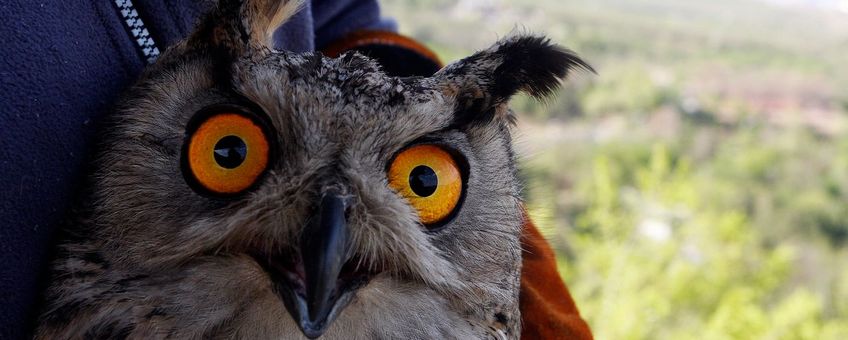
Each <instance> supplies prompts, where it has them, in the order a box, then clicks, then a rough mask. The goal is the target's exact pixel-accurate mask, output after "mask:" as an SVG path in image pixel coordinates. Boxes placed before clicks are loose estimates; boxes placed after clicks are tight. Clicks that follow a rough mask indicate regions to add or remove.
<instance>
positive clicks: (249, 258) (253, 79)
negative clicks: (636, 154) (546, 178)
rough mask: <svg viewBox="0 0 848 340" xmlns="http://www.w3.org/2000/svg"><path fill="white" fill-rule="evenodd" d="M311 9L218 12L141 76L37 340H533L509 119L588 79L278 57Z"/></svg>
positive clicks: (499, 50) (555, 54)
mask: <svg viewBox="0 0 848 340" xmlns="http://www.w3.org/2000/svg"><path fill="white" fill-rule="evenodd" d="M297 8H298V3H297V2H284V1H273V0H244V1H226V0H222V1H221V2H220V3H219V4H218V5H217V7H216V8H214V9H213V10H212V11H211V13H209V14H208V15H207V16H206V17H205V19H204V20H203V21H202V22H201V23H200V24H199V26H198V27H197V29H196V31H195V32H194V33H193V34H192V35H191V36H190V37H189V38H187V39H186V40H185V41H183V42H181V43H179V44H177V45H176V46H173V47H172V48H170V49H169V50H168V51H166V52H165V53H164V54H163V55H162V56H161V58H160V60H159V61H158V62H157V63H156V64H155V65H152V66H151V67H149V68H148V69H147V70H146V71H145V73H144V75H143V77H142V78H141V79H140V81H139V82H138V83H137V85H136V86H134V87H133V89H132V90H131V91H130V92H129V93H128V94H127V96H126V99H125V100H123V101H122V104H121V105H120V109H119V110H118V111H117V112H115V113H114V114H113V115H111V116H110V118H109V122H108V123H107V128H106V129H104V130H103V134H102V136H101V138H102V142H101V147H100V151H99V153H98V156H97V158H96V161H95V162H94V163H93V172H92V174H91V177H90V183H91V184H90V186H89V188H88V190H87V194H86V197H85V199H84V204H82V207H81V208H80V209H79V210H78V213H77V214H78V216H77V218H75V219H74V220H73V221H74V222H73V223H71V224H70V225H69V226H68V229H69V230H70V231H71V233H70V234H72V235H74V237H70V238H68V239H67V240H66V241H65V242H64V244H63V246H62V250H61V252H60V257H61V258H60V259H59V261H58V262H57V264H56V266H55V269H54V274H55V275H54V277H55V278H56V279H55V281H54V283H53V286H52V287H51V289H50V291H49V293H48V300H49V303H48V307H47V309H46V312H45V313H44V314H43V316H42V327H41V329H42V330H41V331H40V334H41V335H43V336H46V337H50V335H54V334H100V333H98V330H99V331H102V332H106V331H109V332H115V330H116V329H118V330H122V331H123V332H125V333H126V334H138V335H142V336H146V335H157V334H166V335H171V336H175V337H177V338H183V337H208V336H226V337H248V338H270V337H299V336H301V335H305V336H306V337H310V338H314V337H318V336H322V335H324V336H326V337H328V338H333V337H338V338H445V337H457V338H482V337H490V336H496V337H504V336H506V337H515V336H517V335H518V334H519V333H520V315H519V311H518V292H519V275H520V266H521V246H520V241H519V237H520V234H521V228H522V225H523V223H524V220H525V214H524V211H523V208H522V201H521V197H520V185H519V184H518V181H517V179H516V175H515V171H516V169H515V161H514V156H513V151H512V147H511V137H510V128H511V126H512V124H513V116H512V112H511V111H510V109H509V108H508V106H507V104H508V101H509V99H510V97H511V96H513V95H514V94H516V93H517V92H519V91H523V92H526V93H528V94H530V95H532V96H534V97H542V96H545V95H547V94H549V93H551V92H552V91H553V90H554V89H555V88H556V87H557V86H558V85H559V81H560V79H561V78H563V77H565V76H566V75H567V74H568V72H569V71H570V70H572V69H575V68H585V69H588V68H589V66H588V65H587V64H586V63H584V62H583V61H581V60H580V59H579V58H578V57H576V56H575V55H574V54H573V53H572V52H570V51H568V50H565V49H563V48H560V47H557V46H555V45H552V44H551V43H550V42H549V41H548V40H547V39H545V38H542V37H536V36H513V37H509V38H506V39H503V40H501V41H499V42H497V43H496V44H494V45H493V46H491V47H490V48H488V49H486V50H483V51H481V52H478V53H476V54H474V55H472V56H470V57H467V58H465V59H462V60H460V61H458V62H455V63H453V64H450V65H448V66H447V67H445V68H443V69H442V70H440V71H438V72H437V73H436V74H434V75H433V76H431V77H426V78H422V77H414V78H397V77H390V76H387V75H386V74H385V73H383V72H382V71H381V68H380V66H379V65H378V64H377V63H376V62H375V61H373V60H371V59H369V58H367V57H365V56H362V55H359V54H356V53H350V54H345V55H342V56H340V57H338V58H327V57H324V56H322V55H321V54H320V53H317V52H309V53H291V52H286V51H277V50H273V49H272V48H270V42H271V35H272V33H273V31H274V30H275V29H276V28H277V27H278V26H279V25H280V24H281V23H282V22H283V21H285V19H286V18H287V17H289V16H290V15H292V14H293V13H295V12H296V10H297ZM80 272H86V273H91V275H92V278H91V279H85V278H80V276H79V275H77V274H79V273H80ZM74 273H76V274H74ZM74 275H76V276H75V278H74V279H72V280H71V279H67V277H69V276H74ZM69 306H73V307H72V308H71V307H69ZM63 308H65V309H63ZM69 308H70V309H69ZM68 310H73V313H69V312H68ZM60 313H63V314H62V315H61V316H60V315H59V314H60ZM68 315H70V316H68ZM104 325H111V326H110V328H108V329H107V328H106V326H104ZM61 332H65V333H61ZM74 332H76V333H74Z"/></svg>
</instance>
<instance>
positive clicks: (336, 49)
mask: <svg viewBox="0 0 848 340" xmlns="http://www.w3.org/2000/svg"><path fill="white" fill-rule="evenodd" d="M365 45H387V46H399V47H403V48H405V49H408V50H412V51H415V52H416V53H418V54H420V55H421V56H424V57H425V58H427V59H430V60H432V61H433V62H435V63H436V64H437V65H439V67H441V66H443V64H442V62H441V61H440V60H439V57H438V56H436V54H435V53H433V51H431V50H430V49H429V48H427V47H426V46H424V45H422V44H421V43H419V42H417V41H415V40H412V39H410V38H407V37H405V36H402V35H400V34H397V33H395V32H389V31H369V30H363V31H355V32H353V33H350V34H348V35H346V36H345V37H344V38H342V39H340V40H338V41H336V42H333V43H332V44H330V45H329V46H327V47H326V48H324V49H323V50H322V52H324V54H325V55H327V56H328V57H330V58H335V57H338V56H339V55H341V54H342V53H344V52H345V51H348V50H351V49H354V48H357V47H360V46H365Z"/></svg>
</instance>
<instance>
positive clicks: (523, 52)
mask: <svg viewBox="0 0 848 340" xmlns="http://www.w3.org/2000/svg"><path fill="white" fill-rule="evenodd" d="M498 45H499V46H498ZM498 45H496V47H495V48H496V49H495V50H494V51H493V52H492V53H493V54H494V55H495V56H500V58H501V63H500V65H498V67H496V68H495V70H494V72H493V74H492V78H493V79H492V80H493V89H492V90H493V92H492V94H493V95H495V96H499V97H502V98H509V97H511V96H513V95H515V93H516V92H518V91H523V92H525V93H527V94H529V95H531V96H533V97H535V98H543V97H545V96H548V95H550V94H551V93H552V92H553V91H554V90H556V89H557V88H559V85H560V79H563V78H565V77H566V76H567V75H568V73H569V72H571V70H573V69H575V68H577V69H583V70H586V71H590V72H594V70H593V69H592V66H589V64H587V63H586V62H585V61H583V60H582V59H580V58H579V57H578V56H577V55H575V54H574V52H572V51H570V50H567V49H564V48H562V47H559V46H557V45H554V44H552V43H551V41H550V39H548V38H545V37H540V36H519V37H516V38H514V39H508V40H505V41H503V42H501V43H499V44H498Z"/></svg>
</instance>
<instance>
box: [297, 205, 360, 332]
mask: <svg viewBox="0 0 848 340" xmlns="http://www.w3.org/2000/svg"><path fill="white" fill-rule="evenodd" d="M346 211H347V200H346V199H345V198H344V197H342V196H340V195H338V194H335V193H325V194H324V195H323V197H322V198H321V202H320V204H319V205H318V209H317V210H316V212H315V215H314V216H313V217H312V219H311V223H309V225H308V226H307V227H306V228H305V229H304V231H303V235H302V239H301V251H300V253H301V258H302V259H303V270H304V282H303V284H304V288H306V296H305V297H304V296H298V297H297V298H296V299H295V300H296V301H294V304H295V306H293V307H295V308H294V309H296V310H297V312H296V313H292V314H293V315H294V314H298V315H296V316H295V319H296V320H298V323H299V325H300V328H301V330H302V331H303V334H304V335H306V336H307V337H309V338H317V337H319V336H321V334H323V333H324V331H326V329H327V327H328V326H329V324H330V323H332V322H333V320H334V319H335V318H336V316H337V315H338V314H339V313H340V312H341V310H342V309H344V308H345V307H346V306H347V304H348V303H349V302H350V299H351V298H352V296H353V294H352V293H353V289H351V288H352V287H346V285H343V284H341V283H343V282H344V281H343V280H341V279H340V277H339V274H340V273H341V272H342V268H343V267H344V266H345V264H346V263H347V262H348V260H349V259H350V251H349V250H350V246H349V241H348V240H349V231H348V226H347V217H346Z"/></svg>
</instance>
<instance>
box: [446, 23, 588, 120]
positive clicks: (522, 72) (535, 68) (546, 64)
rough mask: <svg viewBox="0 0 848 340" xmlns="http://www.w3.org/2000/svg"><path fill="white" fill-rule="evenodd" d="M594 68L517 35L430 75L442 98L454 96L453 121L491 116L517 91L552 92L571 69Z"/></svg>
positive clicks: (569, 53) (538, 95)
mask: <svg viewBox="0 0 848 340" xmlns="http://www.w3.org/2000/svg"><path fill="white" fill-rule="evenodd" d="M575 69H582V70H585V71H589V72H594V69H592V66H590V65H589V64H588V63H586V62H585V61H583V60H582V59H580V57H578V56H577V55H576V54H575V53H574V52H572V51H570V50H568V49H565V48H562V47H559V46H557V45H554V44H552V43H551V42H550V39H548V38H545V37H541V36H525V35H519V36H514V37H510V38H506V39H504V40H501V41H499V42H497V43H496V44H495V45H493V46H492V47H490V48H488V49H486V50H484V51H481V52H477V53H475V54H474V55H472V56H470V57H468V58H465V59H462V60H460V61H458V62H456V63H453V64H450V65H448V66H447V67H445V68H444V69H442V70H441V71H439V72H437V73H436V74H435V75H434V77H436V78H437V79H438V80H437V81H438V82H439V83H440V84H441V85H442V88H443V92H444V93H445V94H446V95H447V96H448V97H454V98H456V108H457V110H456V120H457V123H458V124H464V123H467V122H469V121H477V120H481V119H482V120H485V119H490V118H492V117H493V116H495V115H496V114H497V113H498V112H506V111H508V110H505V109H503V110H496V109H498V108H499V107H503V106H504V104H506V103H507V102H508V101H509V99H510V98H511V97H512V96H513V95H515V94H516V93H517V92H518V91H523V92H525V93H527V94H529V95H531V96H533V97H535V98H539V99H541V98H544V97H545V96H547V95H550V94H551V93H553V91H554V90H556V89H557V88H558V87H559V85H560V80H561V79H563V78H565V77H567V76H568V75H569V73H571V71H572V70H575Z"/></svg>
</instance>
